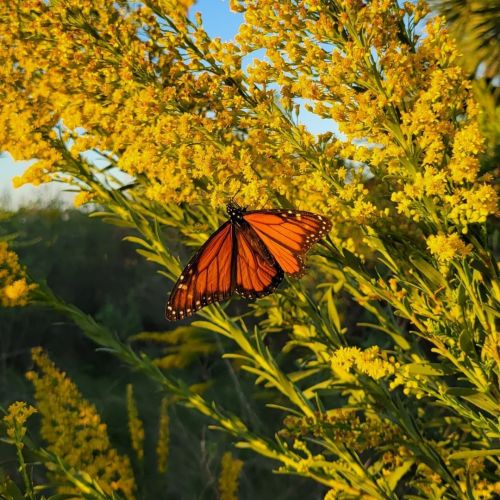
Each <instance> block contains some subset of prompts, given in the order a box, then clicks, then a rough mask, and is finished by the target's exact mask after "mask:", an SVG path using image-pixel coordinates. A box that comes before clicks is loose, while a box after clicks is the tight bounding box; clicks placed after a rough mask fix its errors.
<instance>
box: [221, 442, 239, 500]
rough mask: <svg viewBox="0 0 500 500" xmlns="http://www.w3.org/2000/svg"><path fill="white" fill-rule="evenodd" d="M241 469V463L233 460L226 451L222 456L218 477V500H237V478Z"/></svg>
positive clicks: (235, 459)
mask: <svg viewBox="0 0 500 500" xmlns="http://www.w3.org/2000/svg"><path fill="white" fill-rule="evenodd" d="M242 467H243V462H242V461H241V460H238V459H237V458H234V457H233V455H232V454H231V452H229V451H227V452H226V453H224V455H222V460H221V471H220V475H219V498H220V500H237V498H238V478H239V475H240V472H241V468H242Z"/></svg>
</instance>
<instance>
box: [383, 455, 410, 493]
mask: <svg viewBox="0 0 500 500" xmlns="http://www.w3.org/2000/svg"><path fill="white" fill-rule="evenodd" d="M414 463H415V462H414V461H413V460H408V461H407V462H403V464H402V465H400V466H399V467H396V468H395V469H394V470H393V471H392V472H391V473H390V474H389V475H388V476H387V477H386V478H385V480H386V481H387V485H388V486H389V488H390V490H391V493H393V492H394V491H395V490H396V488H397V486H398V483H399V481H400V480H401V478H402V477H403V476H404V475H405V474H406V473H407V472H408V471H409V470H410V467H411V466H412V465H413V464H414Z"/></svg>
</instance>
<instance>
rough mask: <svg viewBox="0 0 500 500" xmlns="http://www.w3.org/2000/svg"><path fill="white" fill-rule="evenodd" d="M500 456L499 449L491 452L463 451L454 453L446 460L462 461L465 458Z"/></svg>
mask: <svg viewBox="0 0 500 500" xmlns="http://www.w3.org/2000/svg"><path fill="white" fill-rule="evenodd" d="M495 455H500V449H499V448H495V449H493V450H465V451H457V452H456V453H452V454H451V455H450V456H449V457H448V459H449V460H464V459H466V458H477V457H487V456H495Z"/></svg>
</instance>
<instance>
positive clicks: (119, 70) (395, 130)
mask: <svg viewBox="0 0 500 500" xmlns="http://www.w3.org/2000/svg"><path fill="white" fill-rule="evenodd" d="M190 3H191V2H190V1H184V2H180V3H178V2H171V1H168V2H167V1H159V0H155V1H152V0H151V1H147V2H137V3H136V4H134V6H131V5H130V4H129V3H128V2H124V1H121V2H118V3H116V4H115V3H113V2H105V1H104V0H99V1H97V2H94V1H90V0H78V1H76V2H71V3H67V2H51V3H47V2H44V1H42V0H32V1H30V2H17V3H16V5H17V7H16V9H14V10H12V8H11V7H10V6H9V5H7V4H5V5H3V6H2V7H0V18H1V19H2V22H1V23H0V26H1V28H0V30H1V33H0V36H1V37H2V40H3V45H2V58H3V60H4V61H5V64H4V65H3V68H2V70H0V81H1V83H2V89H3V90H2V92H3V95H2V100H3V112H2V115H1V116H0V131H1V132H0V146H1V149H3V150H7V151H9V152H10V153H11V154H12V155H13V156H14V157H15V158H16V159H27V158H37V159H38V160H37V161H36V162H35V163H34V164H33V165H32V166H31V167H30V168H29V169H28V170H27V171H26V172H25V173H24V174H23V176H21V177H20V178H18V179H17V180H16V181H15V183H16V185H21V184H23V183H26V182H30V183H34V184H38V183H41V182H46V181H48V180H50V179H51V178H53V177H54V176H55V177H58V176H59V178H60V179H62V180H65V181H66V182H72V179H73V180H74V179H75V178H78V174H79V172H78V169H77V168H76V167H74V166H71V165H73V164H72V163H71V162H69V163H68V162H67V161H66V160H64V158H65V157H66V156H65V155H66V153H65V147H64V145H66V146H67V147H69V148H70V150H71V155H72V156H73V157H75V158H78V155H79V154H80V153H85V152H87V151H89V150H92V151H94V152H95V153H97V154H100V155H101V156H102V158H104V159H105V160H106V161H108V162H109V163H110V164H112V165H116V166H118V167H119V168H121V169H122V170H123V171H125V172H126V173H128V174H130V175H132V176H133V177H136V178H140V179H141V183H140V189H139V191H140V194H141V195H142V194H145V195H146V197H148V198H149V199H151V200H154V201H159V202H161V203H166V202H177V203H179V202H183V201H188V202H200V203H207V202H208V203H211V204H212V205H213V206H219V205H220V204H222V203H224V202H226V201H227V199H229V198H230V197H231V196H233V195H235V194H237V195H238V199H239V201H240V202H241V203H244V204H249V205H253V206H255V205H257V206H258V205H261V204H262V203H265V202H266V200H268V201H269V202H273V201H274V200H277V199H285V198H287V199H289V200H293V201H294V203H295V204H296V206H297V207H298V208H310V209H316V210H319V211H322V212H324V213H329V214H330V216H331V218H332V219H333V220H334V222H335V223H336V224H335V229H334V236H337V235H342V237H341V238H339V239H335V241H336V243H338V244H339V245H341V246H345V245H349V246H351V245H352V244H353V241H352V239H351V240H349V239H348V238H347V237H346V236H345V235H346V234H348V233H347V231H346V230H345V229H343V228H348V227H350V228H351V231H350V237H351V238H352V237H353V236H355V235H356V234H359V225H360V224H363V225H374V226H377V227H378V228H379V229H380V228H382V227H384V225H385V227H391V226H392V225H393V224H397V225H398V226H399V227H404V224H406V222H405V220H409V221H411V222H419V221H421V220H424V219H426V218H431V219H432V220H437V219H439V218H440V219H441V220H444V219H447V220H449V221H451V222H453V224H455V225H456V226H457V227H458V228H459V229H460V231H463V232H466V231H467V227H468V226H469V225H470V224H474V223H482V222H484V221H485V219H486V218H487V217H488V216H489V215H491V214H494V213H496V212H497V195H496V192H495V190H494V188H493V187H492V185H491V184H489V183H488V180H487V179H481V178H480V177H479V155H480V154H481V152H482V151H483V149H484V146H483V140H482V137H481V134H480V132H479V128H478V109H477V106H476V104H475V103H474V101H473V99H472V95H471V89H470V85H469V83H468V82H467V80H466V78H465V75H464V73H463V71H462V70H461V69H460V67H459V65H458V58H457V56H458V55H457V50H456V48H455V46H454V44H453V41H452V40H451V38H450V37H449V36H448V34H447V32H446V29H445V27H444V21H443V20H442V19H441V18H438V17H436V18H433V19H432V20H430V21H429V22H428V23H427V26H426V31H425V34H423V35H419V34H417V33H416V31H415V30H413V31H411V30H410V31H409V33H410V34H409V35H408V37H407V38H406V39H405V38H404V37H401V33H400V26H401V25H402V24H404V23H406V22H407V20H408V19H411V20H412V22H414V23H416V22H418V21H419V20H420V19H422V18H423V17H424V16H425V15H426V13H427V7H426V4H425V3H424V2H423V1H419V2H416V3H410V2H406V3H405V4H404V5H403V6H400V5H399V4H398V3H397V2H395V1H387V0H375V1H372V2H364V1H362V0H339V2H337V4H338V6H337V11H336V13H334V12H333V11H329V10H328V9H326V10H325V9H324V8H321V7H320V4H319V3H316V2H309V1H305V0H301V1H300V2H298V5H296V4H295V2H292V1H291V0H288V1H283V2H275V1H274V0H249V1H237V0H235V1H233V2H232V7H233V8H234V9H236V10H240V11H244V16H245V22H244V23H243V24H242V25H241V28H240V31H239V33H238V35H237V36H236V39H235V41H234V42H222V41H221V40H219V39H210V38H209V37H208V35H207V34H206V32H205V30H204V28H203V26H202V24H201V19H200V17H199V16H197V17H196V20H195V21H189V20H188V19H187V18H186V17H185V15H184V14H185V12H186V8H187V7H188V6H189V5H190ZM13 12H15V20H14V19H13V18H12V16H14V14H13ZM285 20H286V21H285ZM360 33H362V34H363V35H362V36H360ZM259 49H262V50H263V51H264V53H265V59H264V60H262V59H254V61H253V62H251V63H250V64H248V65H247V66H246V67H245V69H243V61H244V60H246V59H245V58H247V57H248V56H250V55H251V54H252V53H254V51H256V50H259ZM304 103H306V104H305V106H306V107H308V109H310V111H312V112H313V113H315V114H316V115H318V116H319V117H322V118H324V119H333V120H334V121H335V122H336V123H337V125H338V127H339V129H340V131H341V132H342V133H343V134H344V136H345V138H346V140H344V141H340V140H337V139H336V138H335V137H334V136H333V134H332V133H327V134H320V135H314V134H312V133H311V132H310V131H308V129H307V128H306V127H305V126H304V124H303V123H301V120H300V118H294V117H295V116H296V115H295V113H296V112H297V111H300V109H301V107H303V106H304ZM299 116H300V112H299ZM277 173H279V175H276V174H277ZM78 185H79V187H80V188H82V189H83V191H82V193H81V194H80V195H78V196H77V198H76V204H77V205H81V204H83V203H85V202H87V201H89V200H90V199H91V198H92V197H93V196H94V195H96V193H93V192H92V191H93V190H92V187H91V186H89V185H88V183H87V182H86V181H85V180H82V179H80V181H79V184H78ZM139 191H138V192H137V194H138V195H139ZM96 196H97V195H96ZM97 198H98V196H97ZM402 219H403V220H402ZM365 243H366V242H365ZM355 245H356V246H357V247H358V249H359V245H360V242H359V241H358V242H357V243H355Z"/></svg>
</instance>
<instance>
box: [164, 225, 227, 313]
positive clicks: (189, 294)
mask: <svg viewBox="0 0 500 500" xmlns="http://www.w3.org/2000/svg"><path fill="white" fill-rule="evenodd" d="M234 239H235V237H234V230H233V225H232V224H231V221H227V222H226V223H224V224H223V225H222V226H221V227H220V228H219V229H217V231H216V232H215V233H214V234H212V236H210V238H209V239H208V240H207V242H206V243H205V244H204V245H203V246H202V247H201V248H200V250H199V251H198V252H197V253H196V255H195V256H194V257H193V258H192V259H191V260H190V261H189V264H188V265H187V266H186V267H185V269H184V271H182V274H181V276H180V277H179V279H178V280H177V283H176V284H175V286H174V289H173V290H172V293H171V294H170V298H169V300H168V303H167V307H166V310H165V316H166V318H167V319H168V320H177V319H183V318H186V317H188V316H191V315H192V314H194V313H195V312H196V311H198V310H199V309H201V308H202V307H204V306H206V305H208V304H211V303H212V302H220V301H222V300H224V299H226V298H228V297H229V296H230V295H231V294H232V293H233V288H234V285H233V278H232V273H233V272H232V261H233V245H234Z"/></svg>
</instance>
